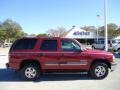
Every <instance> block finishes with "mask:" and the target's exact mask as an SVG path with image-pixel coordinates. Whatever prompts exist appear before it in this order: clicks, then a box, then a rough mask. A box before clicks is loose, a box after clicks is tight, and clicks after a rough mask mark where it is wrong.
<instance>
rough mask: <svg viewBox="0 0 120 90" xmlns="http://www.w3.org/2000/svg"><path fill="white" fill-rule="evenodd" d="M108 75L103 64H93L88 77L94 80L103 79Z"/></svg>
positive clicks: (106, 68) (106, 67)
mask: <svg viewBox="0 0 120 90" xmlns="http://www.w3.org/2000/svg"><path fill="white" fill-rule="evenodd" d="M108 73H109V70H108V66H107V65H106V64H105V63H95V64H93V65H92V67H91V69H90V75H91V77H92V78H94V79H104V78H105V77H106V76H107V75H108Z"/></svg>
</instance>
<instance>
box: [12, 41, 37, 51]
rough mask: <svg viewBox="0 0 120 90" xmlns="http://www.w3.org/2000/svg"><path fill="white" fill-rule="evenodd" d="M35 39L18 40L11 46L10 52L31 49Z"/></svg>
mask: <svg viewBox="0 0 120 90" xmlns="http://www.w3.org/2000/svg"><path fill="white" fill-rule="evenodd" d="M36 41H37V39H20V40H18V41H16V42H15V43H14V44H13V46H12V48H11V49H12V50H29V49H33V48H34V46H35V43H36Z"/></svg>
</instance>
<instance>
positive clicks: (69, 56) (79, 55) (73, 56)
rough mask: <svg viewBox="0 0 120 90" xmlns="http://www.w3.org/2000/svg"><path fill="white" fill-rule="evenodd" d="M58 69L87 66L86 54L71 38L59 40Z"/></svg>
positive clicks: (83, 67)
mask: <svg viewBox="0 0 120 90" xmlns="http://www.w3.org/2000/svg"><path fill="white" fill-rule="evenodd" d="M61 55H62V56H61V58H60V64H59V65H60V69H64V70H73V69H78V70H80V69H85V68H86V66H87V59H86V54H84V53H83V52H82V51H81V47H80V45H79V44H78V43H76V42H75V41H73V40H69V39H68V40H67V39H66V40H61Z"/></svg>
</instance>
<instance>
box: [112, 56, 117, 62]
mask: <svg viewBox="0 0 120 90" xmlns="http://www.w3.org/2000/svg"><path fill="white" fill-rule="evenodd" d="M112 62H113V63H116V60H115V56H114V55H113V61H112Z"/></svg>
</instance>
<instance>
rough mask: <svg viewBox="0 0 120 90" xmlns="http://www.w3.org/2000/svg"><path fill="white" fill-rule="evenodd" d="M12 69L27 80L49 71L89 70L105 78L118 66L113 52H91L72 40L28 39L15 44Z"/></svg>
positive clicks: (11, 62) (10, 64)
mask: <svg viewBox="0 0 120 90" xmlns="http://www.w3.org/2000/svg"><path fill="white" fill-rule="evenodd" d="M6 65H7V67H8V68H11V69H15V70H19V71H20V72H21V76H22V78H23V79H25V80H36V79H38V78H39V77H40V75H41V74H42V73H46V72H80V71H86V72H88V73H89V74H90V75H91V76H92V77H93V78H95V79H103V78H105V77H106V76H107V75H108V72H109V69H111V71H114V69H115V67H116V62H115V57H114V55H113V54H112V53H109V52H105V51H98V50H87V49H85V48H83V47H82V46H81V44H80V43H79V42H78V41H76V40H74V39H69V38H57V37H52V38H45V37H42V38H41V37H32V38H31V37H25V38H22V39H19V40H17V41H15V42H14V44H13V45H12V47H11V49H10V51H9V63H7V64H6Z"/></svg>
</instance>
